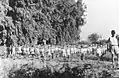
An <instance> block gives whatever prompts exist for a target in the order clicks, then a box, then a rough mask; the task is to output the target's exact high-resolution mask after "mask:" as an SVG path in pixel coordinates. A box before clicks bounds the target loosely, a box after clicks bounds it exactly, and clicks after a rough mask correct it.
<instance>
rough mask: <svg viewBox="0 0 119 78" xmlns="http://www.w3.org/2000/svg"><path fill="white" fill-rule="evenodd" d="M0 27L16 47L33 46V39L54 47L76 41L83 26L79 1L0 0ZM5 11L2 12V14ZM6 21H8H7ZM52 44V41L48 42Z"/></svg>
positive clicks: (81, 8)
mask: <svg viewBox="0 0 119 78" xmlns="http://www.w3.org/2000/svg"><path fill="white" fill-rule="evenodd" d="M1 2H2V3H3V4H4V5H6V6H9V8H11V9H8V8H6V6H4V5H2V4H1V6H3V7H4V8H6V9H3V11H2V12H3V13H4V16H3V18H5V21H4V22H2V23H3V28H4V29H5V30H7V35H8V36H9V37H10V38H11V37H13V38H11V39H12V41H13V42H14V43H16V44H31V45H32V44H34V43H35V42H36V41H35V40H36V39H40V40H43V39H45V40H47V41H49V43H53V42H54V39H55V41H56V43H57V44H62V43H65V42H73V41H75V40H78V39H80V32H81V30H80V26H83V25H84V24H85V18H84V17H83V16H85V15H84V12H85V8H86V7H84V6H85V5H84V4H83V3H82V0H78V1H77V2H75V1H74V0H1ZM4 10H6V11H4ZM8 17H9V18H10V19H9V18H8ZM52 41H53V42H52Z"/></svg>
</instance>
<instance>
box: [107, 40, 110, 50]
mask: <svg viewBox="0 0 119 78" xmlns="http://www.w3.org/2000/svg"><path fill="white" fill-rule="evenodd" d="M107 49H108V50H109V49H110V38H109V39H108V40H107Z"/></svg>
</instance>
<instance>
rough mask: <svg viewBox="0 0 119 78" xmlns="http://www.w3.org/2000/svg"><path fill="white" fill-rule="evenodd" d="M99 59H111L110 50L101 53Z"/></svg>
mask: <svg viewBox="0 0 119 78" xmlns="http://www.w3.org/2000/svg"><path fill="white" fill-rule="evenodd" d="M100 59H101V60H102V61H111V59H112V54H111V53H110V52H106V54H103V55H102V56H101V57H100Z"/></svg>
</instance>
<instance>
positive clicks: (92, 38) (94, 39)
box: [88, 33, 100, 43]
mask: <svg viewBox="0 0 119 78" xmlns="http://www.w3.org/2000/svg"><path fill="white" fill-rule="evenodd" d="M99 38H100V36H99V35H98V34H97V33H92V34H90V35H89V36H88V40H90V41H91V43H96V42H98V40H99Z"/></svg>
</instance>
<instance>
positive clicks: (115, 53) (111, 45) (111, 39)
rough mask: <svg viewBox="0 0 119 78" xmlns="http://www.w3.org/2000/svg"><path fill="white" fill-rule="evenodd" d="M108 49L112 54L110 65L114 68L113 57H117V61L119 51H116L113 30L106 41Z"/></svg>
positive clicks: (116, 43)
mask: <svg viewBox="0 0 119 78" xmlns="http://www.w3.org/2000/svg"><path fill="white" fill-rule="evenodd" d="M108 49H109V50H110V51H111V53H112V64H113V66H114V67H115V64H114V63H115V56H117V59H118V53H119V49H118V41H117V38H116V35H115V30H112V31H111V37H109V39H108Z"/></svg>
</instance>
